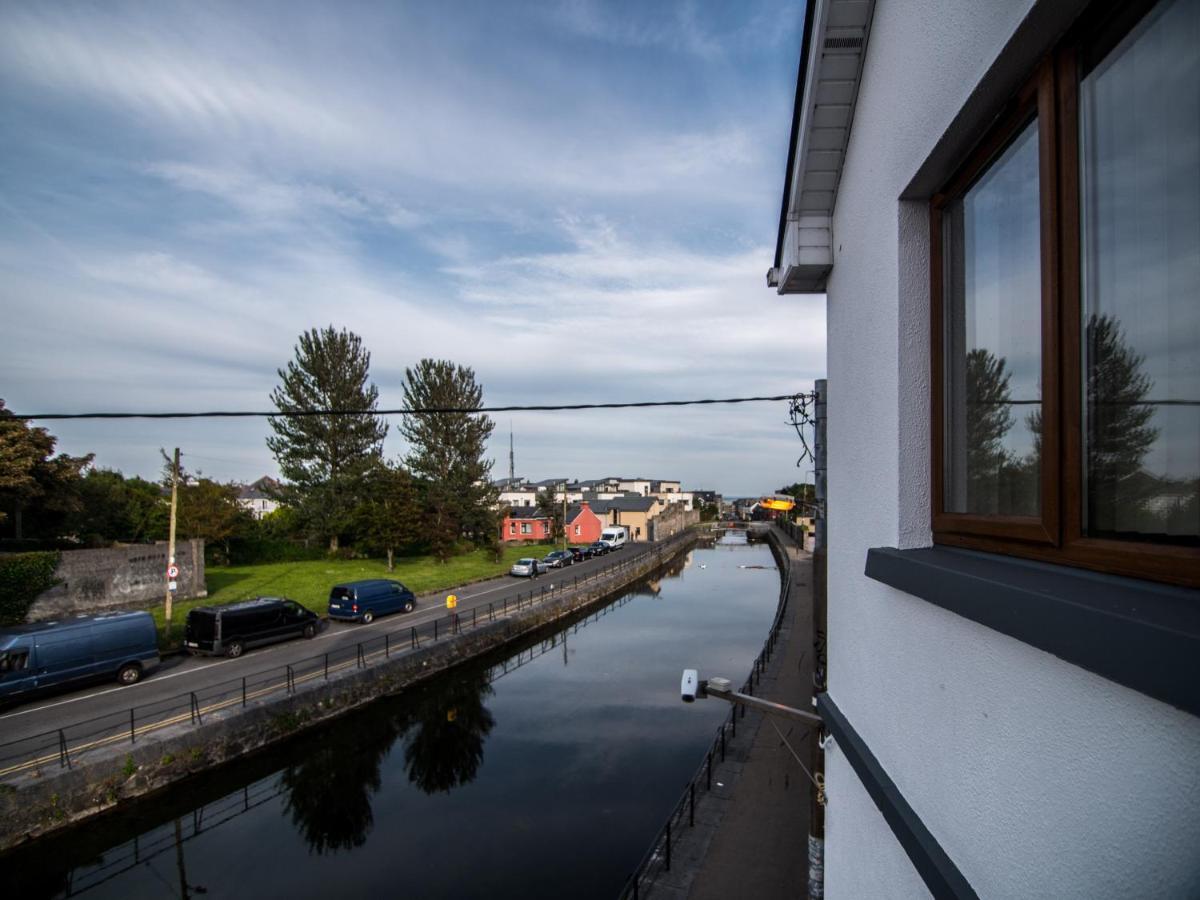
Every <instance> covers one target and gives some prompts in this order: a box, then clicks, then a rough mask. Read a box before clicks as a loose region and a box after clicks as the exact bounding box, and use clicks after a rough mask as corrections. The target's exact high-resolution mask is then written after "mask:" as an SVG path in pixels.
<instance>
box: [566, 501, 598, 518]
mask: <svg viewBox="0 0 1200 900" xmlns="http://www.w3.org/2000/svg"><path fill="white" fill-rule="evenodd" d="M585 504H586V505H587V508H588V511H589V512H591V513H593V514H595V512H596V501H594V500H584V501H583V503H572V504H571V505H570V506H569V507H567V522H568V523H571V522H574V521H575V519H576V518H578V517H579V514H580V513H581V512H583V507H584V505H585Z"/></svg>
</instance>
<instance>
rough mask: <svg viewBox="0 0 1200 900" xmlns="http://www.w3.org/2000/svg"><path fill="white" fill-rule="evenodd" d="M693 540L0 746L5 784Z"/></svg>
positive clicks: (465, 627)
mask: <svg viewBox="0 0 1200 900" xmlns="http://www.w3.org/2000/svg"><path fill="white" fill-rule="evenodd" d="M688 537H689V535H687V534H686V533H685V534H680V535H676V536H675V537H673V538H671V539H670V540H667V541H664V542H662V543H661V544H656V545H653V546H651V547H647V548H641V549H639V550H638V551H637V552H635V553H632V554H628V553H626V554H625V555H622V557H621V558H620V559H615V560H613V561H612V562H610V563H608V564H607V565H604V566H602V567H600V568H598V569H594V570H591V571H588V572H587V573H584V574H583V575H571V574H568V570H566V569H560V570H555V572H556V574H557V575H558V576H559V577H554V576H549V577H547V576H543V577H547V580H548V581H549V580H551V579H553V583H552V584H547V583H543V584H541V585H537V584H531V586H530V588H529V589H528V590H522V591H520V592H518V594H517V596H516V597H515V598H512V599H504V600H500V601H496V602H489V603H488V604H487V605H486V607H485V606H483V605H482V604H480V605H478V606H475V607H472V608H470V609H464V610H461V611H455V612H447V613H446V614H445V615H441V616H438V617H437V618H434V619H433V620H432V621H427V622H423V623H421V624H420V625H414V626H409V627H400V628H396V629H394V630H392V631H388V632H385V633H383V634H378V635H374V636H372V637H369V638H366V639H365V640H362V641H358V642H356V643H354V644H347V645H344V646H341V647H337V648H334V649H332V650H330V651H329V652H327V653H319V654H315V655H313V656H309V657H307V658H305V659H302V660H298V661H295V662H292V663H288V664H285V665H282V666H280V665H276V666H271V667H269V668H265V669H261V670H258V671H255V672H250V673H247V674H246V675H241V676H237V677H235V678H231V679H227V680H225V681H221V682H218V683H216V684H210V685H207V686H205V687H201V688H197V689H196V690H193V691H188V692H186V693H180V694H176V695H174V696H171V697H168V698H165V699H162V700H155V701H151V702H149V703H144V704H139V705H136V706H131V707H128V708H125V709H120V710H116V711H114V712H111V713H106V714H104V715H100V716H95V717H93V718H89V719H82V720H77V721H74V722H71V723H69V724H66V725H63V726H62V727H60V728H56V729H53V730H50V731H45V732H41V733H39V734H36V735H32V736H28V737H24V738H19V739H17V740H13V741H8V742H5V743H0V781H3V780H9V779H15V778H18V777H20V776H23V775H26V774H30V773H33V774H38V775H40V774H42V773H43V772H44V771H45V770H46V769H52V768H59V769H69V768H71V767H72V766H73V765H75V764H76V763H77V762H78V761H79V759H80V757H81V756H82V755H84V754H86V753H89V752H94V751H98V750H105V749H108V748H111V747H114V746H120V745H122V744H125V745H128V746H136V745H137V744H138V742H139V741H142V740H145V739H146V738H148V737H149V736H151V735H154V734H155V733H157V732H162V731H164V730H165V729H168V728H173V727H176V726H186V727H193V726H199V725H203V724H204V723H205V722H206V721H208V720H209V719H210V718H211V717H213V716H222V715H225V714H230V713H235V712H237V711H239V710H241V709H245V708H247V707H248V706H250V705H251V704H252V703H255V702H257V701H261V700H264V699H266V698H270V697H276V696H279V695H285V696H286V695H292V694H296V693H297V692H298V691H300V690H301V689H302V688H303V687H304V686H305V685H308V684H312V683H314V682H325V681H328V680H329V679H330V678H332V677H334V676H336V675H338V674H339V673H342V672H345V671H349V670H356V669H366V668H369V667H371V666H372V665H377V664H379V663H380V662H386V661H387V660H389V659H391V658H392V657H395V656H401V655H403V654H405V653H410V652H414V651H416V650H419V649H420V648H422V647H425V646H428V645H429V644H431V643H438V642H444V641H446V640H449V639H452V638H455V637H457V636H459V635H461V634H467V633H470V632H472V631H475V630H476V629H479V628H482V627H484V626H486V625H488V624H490V623H492V622H496V621H501V620H505V619H510V618H515V617H516V616H518V615H519V614H521V613H522V612H525V611H528V610H529V609H532V608H535V607H539V606H541V605H542V604H543V603H547V602H549V601H553V600H558V599H560V598H562V597H565V596H570V595H573V594H575V593H578V592H579V591H580V590H583V591H587V590H589V589H592V588H594V587H595V586H596V584H597V583H599V582H600V581H602V580H606V579H608V578H610V577H611V576H613V575H619V574H620V573H621V572H628V571H632V570H634V569H636V568H638V567H639V566H641V565H643V564H644V563H646V562H649V561H650V560H651V559H655V558H657V560H658V561H659V562H660V563H662V562H664V561H665V557H666V556H667V555H669V553H670V552H671V551H673V550H674V548H675V547H676V546H677V545H678V544H680V543H682V542H683V541H685V540H687V539H688Z"/></svg>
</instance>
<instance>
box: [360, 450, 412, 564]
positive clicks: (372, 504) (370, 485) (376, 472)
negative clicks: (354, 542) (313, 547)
mask: <svg viewBox="0 0 1200 900" xmlns="http://www.w3.org/2000/svg"><path fill="white" fill-rule="evenodd" d="M365 487H366V490H365V491H364V498H365V499H364V500H363V502H362V503H361V504H360V505H359V508H358V511H357V522H358V530H359V533H360V534H361V535H362V537H363V538H364V539H365V540H366V541H367V543H369V544H371V545H373V546H374V547H377V548H379V549H381V550H383V551H384V552H385V553H386V554H387V561H388V571H389V572H391V571H394V570H395V568H396V566H395V555H396V551H397V550H398V549H401V548H404V547H407V546H410V545H412V544H414V543H416V541H417V540H418V539H419V538H420V537H421V518H422V510H421V495H420V490H419V488H418V486H417V483H416V482H415V481H414V480H413V477H412V475H411V474H409V472H408V471H407V470H406V469H405V468H404V467H403V466H400V465H388V464H387V463H386V462H380V463H379V465H377V466H375V467H374V468H372V469H371V470H370V472H369V473H368V475H367V478H366V483H365Z"/></svg>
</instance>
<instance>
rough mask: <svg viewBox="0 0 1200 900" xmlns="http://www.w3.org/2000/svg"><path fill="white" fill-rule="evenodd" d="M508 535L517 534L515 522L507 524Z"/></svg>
mask: <svg viewBox="0 0 1200 900" xmlns="http://www.w3.org/2000/svg"><path fill="white" fill-rule="evenodd" d="M508 533H509V534H516V533H517V523H516V522H509V523H508Z"/></svg>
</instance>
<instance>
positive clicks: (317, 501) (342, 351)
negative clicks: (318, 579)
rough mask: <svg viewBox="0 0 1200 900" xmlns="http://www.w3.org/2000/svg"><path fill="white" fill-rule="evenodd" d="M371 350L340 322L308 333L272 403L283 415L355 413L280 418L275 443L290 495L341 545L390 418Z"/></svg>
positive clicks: (332, 544)
mask: <svg viewBox="0 0 1200 900" xmlns="http://www.w3.org/2000/svg"><path fill="white" fill-rule="evenodd" d="M370 365H371V354H370V353H368V352H367V350H366V349H365V348H364V347H363V345H362V340H361V339H360V338H359V337H358V335H356V334H353V333H352V332H349V331H347V330H346V329H344V328H343V329H342V330H341V331H335V330H334V328H333V326H332V325H330V326H329V327H327V328H324V329H321V330H317V329H315V328H314V329H312V330H310V331H307V332H305V333H304V334H302V335H300V340H299V343H298V344H297V345H296V358H295V359H294V360H293V361H291V362H289V363H288V365H287V369H286V370H285V369H279V370H278V372H279V378H280V384H279V386H278V387H276V388H275V389H274V390H273V391H272V392H271V402H272V403H274V404H275V407H276V409H278V410H279V411H280V412H281V413H297V412H305V411H310V410H317V409H320V410H331V411H348V412H350V413H351V414H349V415H332V414H322V415H303V416H287V417H284V416H278V417H276V416H272V417H271V418H270V419H269V422H270V424H271V429H272V430H273V431H274V432H275V433H274V435H273V436H269V437H268V438H267V447H268V449H270V451H271V452H272V453H273V454H274V455H275V459H276V461H277V462H278V463H279V471H280V473H281V474H282V475H283V477H284V478H285V479H286V480H287V482H288V484H287V486H286V488H285V489H284V491H283V499H284V500H285V502H287V503H288V504H289V505H291V506H294V507H295V508H296V509H297V511H298V512H299V513H300V515H301V517H302V518H303V519H304V520H305V521H306V522H308V523H309V526H310V528H311V529H312V530H314V531H316V532H317V533H319V534H320V535H321V536H322V537H323V538H328V540H329V549H330V551H336V550H337V548H338V542H339V538H340V534H341V532H342V531H343V530H344V529H345V528H346V526H347V523H348V521H349V519H350V517H351V514H352V513H353V510H354V507H355V506H356V504H357V500H358V496H359V493H360V489H359V480H360V479H361V477H362V476H363V474H364V473H365V472H366V471H367V470H368V469H369V468H370V467H371V466H373V465H374V464H376V463H377V462H378V460H379V458H380V456H381V454H382V452H383V439H384V437H385V436H386V435H387V423H386V422H384V421H383V420H382V419H380V418H379V417H378V416H376V415H375V414H374V410H375V409H377V408H378V403H379V390H378V388H376V387H375V385H374V384H371V383H369V382H368V380H367V374H368V370H369V369H370Z"/></svg>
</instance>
